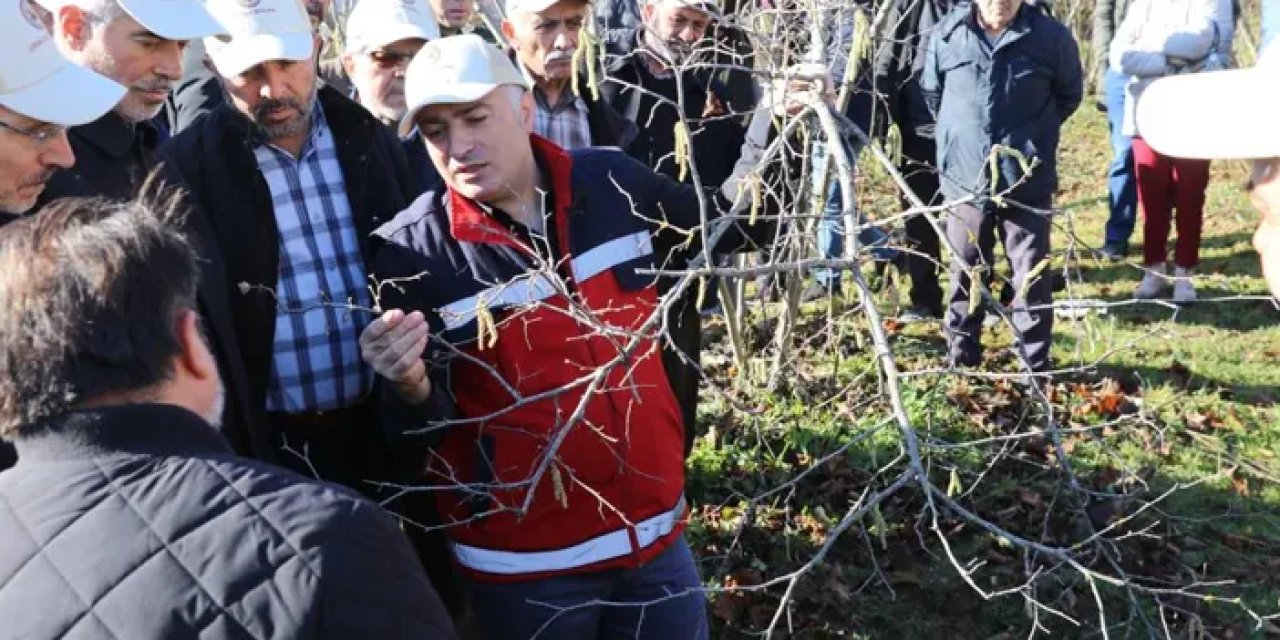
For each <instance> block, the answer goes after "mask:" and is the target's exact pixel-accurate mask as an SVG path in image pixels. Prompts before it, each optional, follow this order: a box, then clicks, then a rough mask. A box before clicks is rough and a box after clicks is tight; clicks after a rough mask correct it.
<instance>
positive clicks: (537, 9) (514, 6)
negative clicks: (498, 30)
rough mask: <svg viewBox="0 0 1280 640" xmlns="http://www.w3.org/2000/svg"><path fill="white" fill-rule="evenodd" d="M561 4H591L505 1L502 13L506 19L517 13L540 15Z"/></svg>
mask: <svg viewBox="0 0 1280 640" xmlns="http://www.w3.org/2000/svg"><path fill="white" fill-rule="evenodd" d="M561 2H574V3H576V4H591V0H506V4H504V5H503V11H504V12H505V13H506V16H507V19H510V18H511V16H513V15H515V14H517V13H542V12H543V11H546V10H547V9H550V8H551V7H553V6H555V5H556V4H559V3H561Z"/></svg>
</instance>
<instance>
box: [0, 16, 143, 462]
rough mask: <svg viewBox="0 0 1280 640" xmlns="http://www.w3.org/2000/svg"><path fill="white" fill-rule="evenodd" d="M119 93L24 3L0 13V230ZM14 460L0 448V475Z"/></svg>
mask: <svg viewBox="0 0 1280 640" xmlns="http://www.w3.org/2000/svg"><path fill="white" fill-rule="evenodd" d="M124 91H125V90H124V87H121V86H120V85H117V84H116V83H114V82H111V81H110V80H107V79H106V78H103V77H102V76H99V75H98V74H96V73H93V72H90V71H86V70H83V69H80V68H79V67H76V66H75V65H73V64H71V63H70V62H69V61H67V59H66V58H63V57H62V55H60V54H59V53H58V49H57V47H56V46H54V44H53V39H52V38H50V37H49V34H48V33H47V32H46V31H45V30H44V26H43V25H42V24H41V23H40V18H39V16H37V15H36V13H35V12H34V11H32V10H31V7H30V6H28V5H27V4H26V3H25V2H18V3H7V4H5V5H3V7H0V226H3V225H4V224H5V223H8V222H12V221H13V220H14V219H16V218H17V217H18V216H20V215H22V214H24V213H26V212H27V211H28V210H30V209H31V208H32V207H33V206H35V203H36V200H37V199H38V198H39V197H40V194H41V193H43V192H44V189H45V185H46V184H47V183H48V182H49V177H50V176H51V175H53V173H54V171H57V170H59V169H68V168H70V167H71V166H72V164H74V163H75V160H76V158H75V154H74V153H73V152H72V150H71V143H70V142H68V141H67V129H66V128H67V127H73V126H76V125H81V124H84V123H86V122H91V121H93V120H94V119H95V118H97V117H98V116H101V115H102V114H104V113H106V112H107V111H109V110H110V109H111V107H112V106H114V105H115V104H116V102H118V101H119V100H120V98H121V97H123V96H124ZM68 95H74V96H76V99H75V100H67V99H66V98H65V96H68ZM14 459H15V456H14V453H13V449H12V448H11V447H10V446H9V445H8V444H6V443H4V442H3V441H0V469H5V468H8V467H10V466H12V465H13V462H14Z"/></svg>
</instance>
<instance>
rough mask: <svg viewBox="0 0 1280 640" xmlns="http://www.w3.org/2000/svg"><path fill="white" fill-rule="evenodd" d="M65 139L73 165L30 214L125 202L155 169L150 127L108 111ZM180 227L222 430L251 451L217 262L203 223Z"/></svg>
mask: <svg viewBox="0 0 1280 640" xmlns="http://www.w3.org/2000/svg"><path fill="white" fill-rule="evenodd" d="M67 137H68V139H69V140H70V141H71V148H72V150H73V151H74V152H75V155H76V162H75V165H74V166H73V167H72V168H70V169H65V170H61V171H58V172H57V173H55V174H54V175H53V177H52V178H51V179H50V181H49V184H48V186H47V187H46V189H45V191H44V193H43V194H42V197H41V201H40V203H38V205H37V208H36V209H33V211H36V210H38V208H39V207H40V206H43V205H44V204H45V203H48V202H50V201H52V200H54V199H58V198H65V197H104V198H108V199H112V200H127V199H130V198H132V197H134V196H135V195H136V192H137V189H138V187H140V186H141V183H142V181H143V180H144V179H145V178H146V176H147V174H148V173H149V172H150V171H151V170H152V169H154V168H155V163H156V154H157V146H158V143H159V134H158V132H157V130H156V129H155V128H154V127H153V126H152V125H151V123H143V124H140V125H136V126H131V125H129V124H127V123H125V121H124V120H122V119H121V118H120V116H118V115H116V114H115V112H114V111H111V112H108V113H107V114H106V115H104V116H102V117H101V118H98V119H97V120H96V121H94V122H92V123H89V124H86V125H83V126H79V127H75V128H72V129H71V130H70V131H68V132H67ZM5 221H7V220H0V223H3V222H5ZM186 225H187V227H186V229H185V231H186V235H187V237H188V239H189V240H190V241H191V242H192V244H193V246H194V247H195V249H196V252H197V254H198V255H199V256H200V287H199V293H198V304H199V308H200V309H199V310H200V316H201V318H203V320H204V326H205V331H206V335H207V336H208V337H209V339H210V340H209V346H210V348H211V349H212V350H213V353H214V355H215V356H216V357H217V360H218V365H219V370H220V373H221V375H222V381H223V384H224V385H225V387H226V391H227V402H226V409H225V412H224V413H223V416H222V424H223V429H224V432H225V435H226V436H227V439H228V440H230V441H231V443H232V446H234V447H235V449H236V451H239V452H248V451H250V450H252V449H254V447H253V446H252V444H251V443H250V437H249V434H250V433H251V430H250V428H249V425H248V421H249V420H250V415H249V412H248V411H247V405H246V404H245V384H246V383H245V377H244V369H243V367H241V365H240V350H239V347H238V345H237V344H236V341H235V335H234V329H233V328H232V323H231V309H230V307H229V300H228V298H227V285H226V276H225V273H224V271H223V261H222V258H221V255H220V254H219V251H218V248H217V244H216V242H214V240H213V236H212V233H211V230H210V228H209V226H208V223H207V222H206V221H205V220H203V219H202V218H199V217H197V216H189V217H188V218H187V219H186ZM3 449H4V447H3V445H0V469H4V468H6V467H7V466H9V465H10V464H12V462H11V458H12V454H11V452H10V453H9V454H8V455H6V452H4V451H3ZM5 458H10V462H9V464H5Z"/></svg>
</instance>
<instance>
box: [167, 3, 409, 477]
mask: <svg viewBox="0 0 1280 640" xmlns="http://www.w3.org/2000/svg"><path fill="white" fill-rule="evenodd" d="M206 7H207V8H208V10H209V12H210V13H211V14H213V16H214V17H215V19H218V20H219V21H220V22H221V23H222V24H223V25H224V26H225V27H226V31H227V32H228V33H230V38H208V39H206V40H205V42H204V44H205V48H206V52H207V56H208V60H207V62H208V63H209V64H210V65H211V66H212V68H213V70H214V71H216V72H217V74H218V76H219V77H220V80H221V83H222V85H223V87H224V88H225V89H226V92H227V95H228V97H229V99H228V101H227V103H226V104H224V105H222V106H220V107H218V108H217V109H215V110H214V111H212V112H210V113H209V114H207V115H206V116H205V117H203V118H202V119H200V120H199V121H197V122H196V123H195V124H193V125H192V126H191V127H190V128H189V129H187V130H186V131H183V132H182V133H181V134H179V135H178V136H176V137H175V138H174V139H172V140H171V141H170V142H169V143H168V145H167V146H166V147H165V148H164V149H162V154H163V155H164V156H165V157H167V158H168V160H167V166H168V167H169V169H170V171H171V172H172V173H173V174H174V177H175V178H177V179H178V180H180V181H181V182H182V184H183V186H185V187H186V188H187V190H188V191H189V192H190V199H191V201H192V202H191V203H192V205H193V208H195V209H196V210H197V211H198V212H200V213H202V214H203V215H204V216H205V217H206V218H207V219H208V221H209V223H210V226H211V227H212V232H213V234H214V235H215V236H216V239H215V240H214V242H213V243H212V244H213V245H214V246H216V247H218V249H219V250H220V252H221V257H222V262H223V263H224V264H225V265H226V271H227V278H226V281H227V282H228V283H229V288H230V290H231V291H230V298H231V312H232V317H233V323H232V324H233V325H234V332H235V342H236V343H237V345H238V350H239V359H240V361H241V362H242V364H243V367H244V370H245V378H246V380H247V384H246V386H247V387H248V391H247V393H246V395H247V397H248V399H249V400H248V403H249V404H250V405H251V406H249V407H248V408H247V411H248V413H249V414H250V416H251V418H252V419H251V421H250V424H249V427H248V428H249V429H250V430H251V431H252V433H250V434H249V435H248V438H247V440H249V441H250V442H252V443H253V445H252V447H251V449H252V450H251V451H248V452H244V453H249V454H251V455H254V456H255V457H259V458H263V459H266V460H269V461H272V462H275V463H277V464H282V465H284V466H287V467H291V468H293V469H295V470H297V471H299V472H302V473H304V474H307V475H318V476H320V477H321V478H323V479H326V480H332V481H335V482H339V483H342V484H346V485H348V486H351V487H353V488H355V489H358V490H360V491H363V492H365V493H367V494H370V495H374V494H376V491H375V485H374V484H371V483H370V482H369V481H371V480H373V481H378V480H382V481H389V480H395V478H393V477H392V475H391V474H390V473H389V472H390V470H391V469H393V468H394V466H395V465H394V464H393V463H392V462H393V461H392V453H391V452H392V447H391V446H390V443H389V442H388V440H387V437H386V436H385V432H384V430H383V429H382V428H381V426H380V421H381V417H382V412H381V405H379V403H378V402H376V401H375V400H374V398H375V384H374V376H373V373H372V371H371V370H370V369H369V367H368V366H366V365H365V364H364V362H363V361H362V360H361V357H360V349H359V343H358V337H359V333H360V331H361V330H362V329H363V328H364V326H365V324H367V323H368V322H369V321H370V320H371V317H370V314H369V312H368V310H369V309H371V308H372V307H373V306H374V304H375V301H374V300H372V297H371V293H370V289H369V282H368V281H367V271H366V268H365V265H366V260H367V259H368V258H369V255H368V253H367V251H368V250H369V247H368V240H367V238H368V236H369V234H370V232H371V231H372V230H373V229H375V228H376V227H377V226H379V225H380V224H381V222H382V221H383V220H387V219H390V218H391V217H392V216H394V215H395V214H396V213H397V212H399V211H400V210H401V209H404V208H405V207H407V206H408V205H409V203H410V202H412V200H413V198H414V197H416V195H417V193H416V192H415V190H416V181H415V180H413V178H412V176H411V175H410V174H409V170H408V166H407V163H406V161H405V156H404V152H403V150H402V148H401V146H400V141H399V140H398V139H397V138H396V137H395V135H394V134H393V133H392V132H390V131H388V130H387V129H386V127H384V126H383V125H382V124H381V123H379V122H378V121H377V119H376V118H374V117H373V116H372V115H371V114H369V113H368V112H366V111H365V110H364V109H363V108H362V107H360V106H359V105H357V104H355V103H352V102H351V101H349V100H347V99H346V98H345V97H343V96H341V95H339V94H338V93H337V92H336V91H334V90H333V89H331V88H328V87H322V85H321V83H319V82H318V81H317V77H316V67H315V61H314V57H313V56H314V52H315V51H316V49H317V48H318V46H319V38H318V37H317V36H316V35H315V34H314V33H313V31H312V28H311V24H310V22H309V19H308V16H307V14H306V13H305V11H304V10H303V6H302V4H301V3H299V2H298V0H260V2H256V3H253V4H252V6H248V5H247V3H243V2H241V1H240V0H209V1H208V2H207V3H206Z"/></svg>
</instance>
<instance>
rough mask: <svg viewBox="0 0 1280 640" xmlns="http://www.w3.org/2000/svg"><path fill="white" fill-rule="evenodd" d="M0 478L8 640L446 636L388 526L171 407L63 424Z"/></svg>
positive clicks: (0, 607) (444, 622) (44, 432)
mask: <svg viewBox="0 0 1280 640" xmlns="http://www.w3.org/2000/svg"><path fill="white" fill-rule="evenodd" d="M17 446H18V448H19V451H20V453H21V461H20V462H19V463H18V465H17V466H15V467H14V468H13V469H11V470H9V471H6V472H4V473H0V620H4V631H3V632H0V635H4V636H5V637H7V638H75V637H83V638H91V637H92V638H137V639H140V640H143V639H148V638H156V639H159V638H195V637H209V638H228V639H230V638H245V639H250V638H334V639H338V638H342V639H345V638H405V639H409V638H414V639H419V638H425V639H432V638H453V637H454V631H453V629H452V624H451V622H450V620H449V618H448V616H447V615H446V614H445V612H444V609H443V607H442V606H441V605H440V601H439V599H438V598H437V597H436V594H435V593H434V592H433V591H432V590H431V586H430V584H429V583H428V581H427V578H426V576H425V575H424V574H423V573H422V570H421V568H420V565H419V564H418V561H417V559H416V558H415V557H414V555H413V551H412V550H411V549H410V547H409V545H408V543H407V541H406V540H405V538H404V535H403V534H402V533H401V532H400V530H399V528H398V527H397V525H396V523H395V521H393V520H392V519H391V517H390V516H388V515H387V514H386V513H385V512H384V511H383V510H382V509H381V508H379V507H378V506H377V505H375V504H373V503H371V502H368V501H366V500H364V499H362V498H359V497H357V496H356V495H355V494H354V493H352V492H350V491H347V490H345V489H343V488H340V487H337V486H336V485H330V484H324V483H320V482H315V481H312V480H306V479H304V478H302V477H301V476H297V475H294V474H292V473H289V472H286V471H283V470H279V469H276V468H273V467H271V466H269V465H266V464H262V463H259V462H254V461H250V460H245V459H242V458H238V457H236V456H235V455H233V454H232V453H231V452H230V451H228V450H227V445H226V443H225V442H224V441H223V440H222V439H221V438H219V437H218V434H217V432H216V431H214V430H213V429H212V428H211V427H210V426H209V425H208V424H207V423H206V422H204V421H203V420H201V419H200V418H199V417H198V416H196V415H195V414H193V413H191V412H189V411H186V410H185V409H181V408H179V407H176V406H172V405H131V406H125V407H115V408H105V409H96V410H88V411H79V412H72V413H71V414H69V415H68V416H65V417H64V418H62V419H59V420H57V421H55V422H53V423H50V424H49V425H47V426H44V427H42V428H41V430H40V431H39V432H38V435H36V434H33V435H31V436H29V437H26V438H22V439H19V441H18V443H17Z"/></svg>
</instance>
